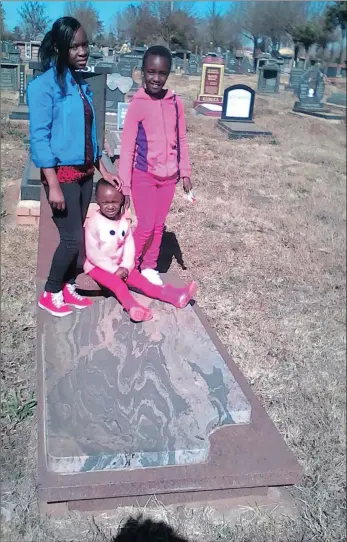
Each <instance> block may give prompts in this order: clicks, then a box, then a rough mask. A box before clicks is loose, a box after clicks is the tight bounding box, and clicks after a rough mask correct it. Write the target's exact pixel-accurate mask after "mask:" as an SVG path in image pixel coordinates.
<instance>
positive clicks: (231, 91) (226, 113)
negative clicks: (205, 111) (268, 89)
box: [222, 85, 255, 122]
mask: <svg viewBox="0 0 347 542" xmlns="http://www.w3.org/2000/svg"><path fill="white" fill-rule="evenodd" d="M254 98H255V91H254V90H253V89H252V88H251V87H248V86H247V85H232V86H231V87H228V88H227V89H225V91H224V96H223V109H222V120H225V121H234V122H251V121H252V120H253V108H254Z"/></svg>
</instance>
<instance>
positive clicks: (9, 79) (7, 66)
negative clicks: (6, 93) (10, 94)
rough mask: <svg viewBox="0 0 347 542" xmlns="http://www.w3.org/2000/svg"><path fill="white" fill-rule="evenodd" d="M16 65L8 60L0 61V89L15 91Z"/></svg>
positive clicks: (16, 81) (16, 84)
mask: <svg viewBox="0 0 347 542" xmlns="http://www.w3.org/2000/svg"><path fill="white" fill-rule="evenodd" d="M18 67H19V65H18V64H13V63H12V62H9V61H8V60H1V70H0V89H1V90H17V88H18Z"/></svg>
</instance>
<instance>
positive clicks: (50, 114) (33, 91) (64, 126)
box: [28, 67, 101, 168]
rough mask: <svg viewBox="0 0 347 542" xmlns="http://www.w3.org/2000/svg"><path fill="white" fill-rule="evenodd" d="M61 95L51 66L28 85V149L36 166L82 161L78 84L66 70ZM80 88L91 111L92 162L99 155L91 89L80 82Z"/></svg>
mask: <svg viewBox="0 0 347 542" xmlns="http://www.w3.org/2000/svg"><path fill="white" fill-rule="evenodd" d="M65 82H66V93H65V94H63V93H62V91H61V88H60V86H59V83H58V81H57V78H56V71H55V68H54V67H51V68H50V69H49V70H47V71H46V72H44V73H43V74H42V75H40V76H39V77H36V79H34V80H33V81H32V82H31V83H30V84H29V85H28V105H29V118H30V151H31V158H32V160H33V162H34V164H35V166H36V167H39V168H51V167H55V166H59V165H60V166H72V165H73V166H78V165H83V164H84V163H85V117H84V107H83V101H82V99H81V96H80V93H79V90H78V85H77V84H76V81H75V80H74V78H73V77H72V75H71V72H70V71H69V70H66V74H65ZM81 87H82V90H83V92H84V94H85V96H86V97H87V99H88V102H89V103H90V105H91V107H92V110H93V125H92V143H93V150H94V161H96V160H97V159H98V158H100V156H101V153H100V151H99V148H98V143H97V136H96V122H95V110H94V107H93V102H92V91H91V89H90V87H89V86H88V84H87V83H86V82H85V81H83V79H82V84H81Z"/></svg>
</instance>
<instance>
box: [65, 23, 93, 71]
mask: <svg viewBox="0 0 347 542" xmlns="http://www.w3.org/2000/svg"><path fill="white" fill-rule="evenodd" d="M88 57H89V43H88V38H87V35H86V33H85V31H84V29H83V28H82V27H80V28H79V29H78V30H77V31H76V33H75V35H74V37H73V40H72V43H71V45H70V48H69V66H70V68H73V69H74V70H83V68H85V67H86V65H87V62H88Z"/></svg>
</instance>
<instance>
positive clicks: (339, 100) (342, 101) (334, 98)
mask: <svg viewBox="0 0 347 542" xmlns="http://www.w3.org/2000/svg"><path fill="white" fill-rule="evenodd" d="M327 103H328V104H332V105H340V106H343V107H346V93H345V92H334V93H333V94H332V95H331V96H329V98H328V99H327Z"/></svg>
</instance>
